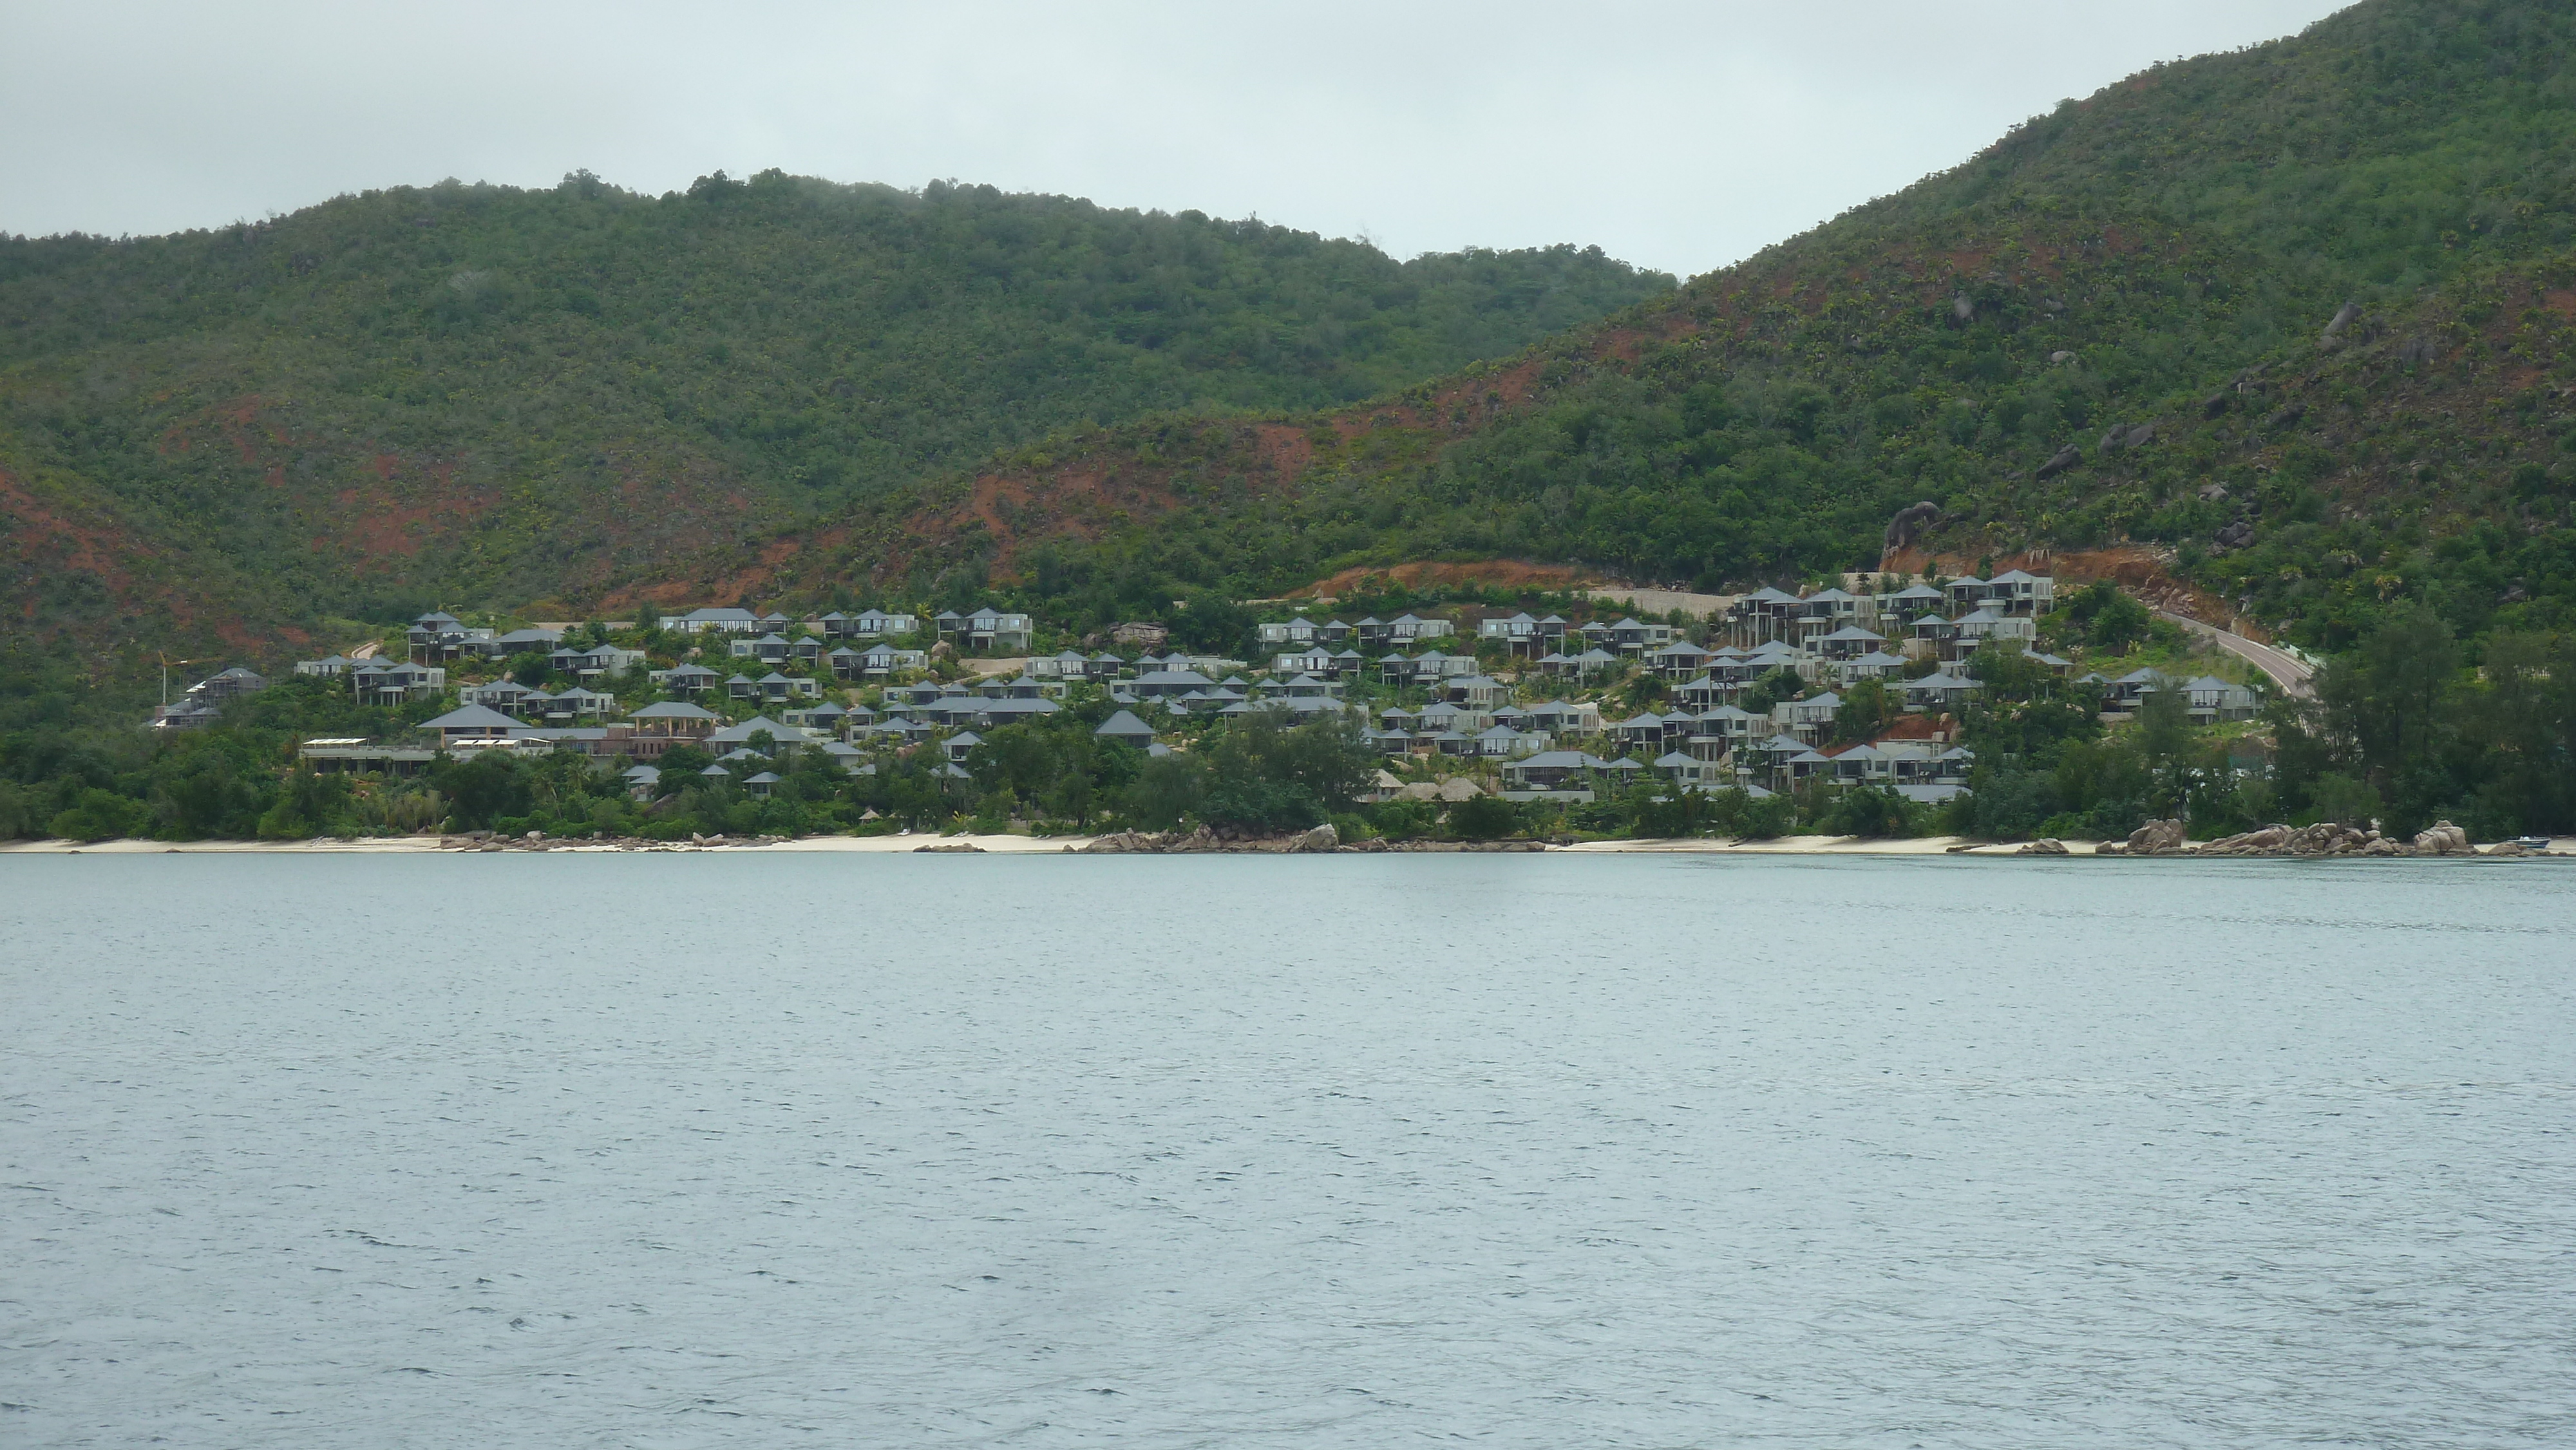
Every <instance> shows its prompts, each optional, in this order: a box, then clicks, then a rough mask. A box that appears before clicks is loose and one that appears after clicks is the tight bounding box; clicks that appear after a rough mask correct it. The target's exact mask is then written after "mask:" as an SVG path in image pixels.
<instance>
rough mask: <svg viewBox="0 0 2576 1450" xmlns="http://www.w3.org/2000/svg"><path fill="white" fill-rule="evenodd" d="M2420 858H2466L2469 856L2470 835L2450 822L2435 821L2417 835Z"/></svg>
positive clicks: (2416, 851) (2416, 845) (2416, 850)
mask: <svg viewBox="0 0 2576 1450" xmlns="http://www.w3.org/2000/svg"><path fill="white" fill-rule="evenodd" d="M2415 854H2416V855H2418V856H2465V855H2468V854H2469V833H2468V832H2466V831H2463V830H2461V829H2460V828H2459V827H2457V826H2455V825H2452V824H2451V823H2450V822H2449V821H2435V822H2434V823H2433V824H2432V825H2430V826H2427V827H2425V828H2424V829H2423V830H2421V831H2418V832H2417V833H2416V835H2415Z"/></svg>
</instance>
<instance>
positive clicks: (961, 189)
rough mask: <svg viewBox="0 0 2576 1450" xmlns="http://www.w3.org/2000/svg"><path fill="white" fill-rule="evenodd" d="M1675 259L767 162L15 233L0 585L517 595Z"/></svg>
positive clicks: (1493, 346) (292, 616) (299, 615)
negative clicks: (1352, 235)
mask: <svg viewBox="0 0 2576 1450" xmlns="http://www.w3.org/2000/svg"><path fill="white" fill-rule="evenodd" d="M1670 286H1671V279H1670V278H1667V277H1662V276H1659V275H1656V274H1651V273H1641V272H1638V271H1636V270H1634V269H1632V268H1629V267H1627V266H1624V265H1622V264H1620V263H1617V262H1614V261H1611V260H1609V259H1607V258H1604V257H1603V256H1602V255H1601V254H1600V253H1599V251H1598V250H1597V249H1585V250H1577V249H1576V248H1574V247H1572V246H1561V247H1555V248H1549V249H1543V250H1532V251H1519V252H1484V251H1470V252H1464V253H1456V254H1445V255H1429V256H1424V257H1419V258H1416V259H1414V260H1412V261H1409V262H1402V263H1399V262H1397V261H1395V260H1394V259H1392V258H1389V257H1387V256H1385V255H1383V254H1382V253H1380V252H1378V251H1377V250H1376V249H1375V248H1373V247H1370V246H1368V245H1366V244H1364V243H1359V242H1351V241H1335V240H1326V239H1324V238H1321V237H1317V236H1315V235H1313V234H1311V233H1306V232H1298V231H1293V230H1290V229H1288V228H1285V227H1277V226H1271V225H1267V224H1265V223H1262V222H1259V221H1224V220H1218V219H1213V218H1209V217H1206V216H1202V215H1200V214H1199V213H1197V212H1182V213H1180V214H1178V215H1164V214H1162V213H1152V214H1144V213H1138V212H1134V211H1114V210H1107V209H1103V208H1099V207H1095V206H1093V205H1091V204H1090V203H1088V202H1083V201H1078V200H1072V199H1069V198H1064V197H1050V196H1014V195H1004V194H1002V193H999V192H997V191H995V190H993V189H992V188H990V187H984V186H957V185H951V184H946V183H934V184H932V185H931V186H928V187H926V188H923V189H922V190H921V191H919V192H904V191H897V190H894V189H892V188H889V187H883V186H835V185H831V184H828V183H824V182H820V181H814V180H810V179H805V178H797V177H789V176H786V175H783V174H780V173H778V172H774V171H772V172H764V173H762V174H761V175H759V176H756V177H753V178H752V179H750V180H749V181H747V182H741V181H733V180H729V179H727V178H725V177H723V176H722V175H717V176H712V177H707V178H703V179H701V180H700V181H699V182H698V183H697V184H696V185H695V186H693V187H691V188H690V189H689V191H688V192H687V193H686V194H672V195H666V196H662V197H647V196H638V195H634V194H631V193H628V192H625V191H622V190H619V189H617V188H615V187H612V186H609V185H607V184H605V183H602V182H600V181H599V180H597V179H596V178H593V177H590V176H587V175H581V176H574V177H568V178H566V179H565V181H564V183H563V184H562V185H561V186H559V187H556V188H554V189H553V190H551V191H536V192H528V191H519V190H515V189H512V188H508V187H498V186H466V185H461V184H458V183H454V182H447V183H442V184H440V185H438V186H434V187H429V188H408V187H405V188H395V189H392V190H388V191H382V192H369V193H366V194H364V195H361V196H354V197H343V198H340V199H338V200H336V201H332V202H329V203H327V204H324V205H321V206H316V207H312V208H309V209H307V210H304V211H300V212H297V213H295V214H293V215H291V216H283V217H278V218H275V219H273V220H270V221H267V222H262V223H257V224H251V225H243V226H236V227H231V228H225V229H222V230H218V231H212V232H191V233H187V234H185V235H180V236H171V237H159V238H148V239H127V240H110V239H106V238H98V237H83V236H70V237H53V238H45V239H34V240H31V239H25V238H10V239H0V475H9V476H11V477H10V479H9V480H8V482H9V487H8V488H7V489H6V490H5V491H4V492H0V503H5V504H6V505H7V506H8V508H9V510H10V512H11V513H13V514H15V515H17V516H18V518H17V528H16V530H15V532H16V534H17V537H16V538H15V539H14V540H13V541H12V551H13V553H14V556H15V557H13V558H10V559H9V561H8V562H9V564H10V566H11V576H12V577H11V578H10V580H9V586H8V587H9V602H10V604H11V606H12V607H13V608H15V609H18V610H20V611H22V612H24V613H25V614H27V615H29V616H31V618H30V623H31V624H33V625H35V626H38V627H45V626H54V625H60V626H66V627H72V628H75V629H85V630H87V631H88V632H89V633H90V634H92V635H93V636H95V635H98V634H102V633H104V632H105V630H104V629H103V628H101V627H100V619H99V616H100V615H101V614H102V613H108V614H117V615H122V616H125V617H128V618H132V617H133V616H134V615H136V614H137V613H139V614H140V616H141V617H140V619H137V620H134V623H136V624H138V625H140V627H141V628H142V629H143V630H144V632H145V634H146V635H147V637H148V636H149V635H151V634H155V633H157V634H160V635H162V636H164V638H165V640H166V639H167V637H168V636H172V635H179V636H182V637H184V636H186V635H187V634H188V633H189V626H190V625H191V624H197V625H201V626H202V625H203V624H204V623H205V621H204V619H203V616H204V615H205V614H206V613H208V612H209V610H208V609H207V608H206V607H205V606H207V605H214V606H217V607H221V608H225V609H230V610H234V611H242V612H247V613H248V614H249V615H251V616H252V617H253V618H255V619H257V620H259V621H261V622H264V623H275V622H308V621H311V620H314V619H316V618H325V617H330V616H350V615H356V616H365V617H371V618H372V617H399V616H401V615H403V614H406V613H408V612H413V611H415V610H416V609H418V608H426V607H430V606H431V605H433V604H440V603H444V604H451V605H466V604H507V603H517V602H524V601H526V600H529V599H533V598H537V597H541V596H547V595H554V594H560V593H562V592H564V591H565V590H566V589H567V587H568V586H572V585H577V584H579V583H580V582H582V581H584V580H588V579H592V578H595V577H597V576H599V575H600V574H602V573H604V572H605V571H607V570H609V569H611V568H613V567H617V566H621V565H622V566H628V567H637V566H645V565H650V564H652V563H654V562H655V561H660V560H667V559H669V558H672V557H674V556H675V555H680V554H686V553H690V552H694V551H697V550H702V549H704V548H706V547H707V546H708V545H710V544H712V543H718V542H726V541H731V540H734V539H737V538H739V537H741V536H742V534H743V532H744V531H745V530H746V529H756V528H766V527H772V526H775V525H778V524H780V523H784V522H787V521H790V520H793V519H796V518H801V517H804V516H807V515H810V514H812V513H814V512H815V511H817V510H820V509H824V508H828V507H831V506H834V505H838V504H841V503H844V502H846V501H848V500H850V499H852V498H855V497H865V496H869V495H871V494H873V493H876V492H879V491H881V490H883V489H885V488H886V487H888V486H890V485H892V484H895V483H900V482H904V481H908V480H911V479H915V478H918V477H920V476H922V475H924V474H926V473H934V472H937V471H939V470H942V469H950V468H957V467H962V466H964V465H966V464H969V463H972V462H974V461H975V460H977V459H979V458H981V457H983V456H985V455H988V454H990V453H992V452H993V451H995V450H996V449H999V448H1003V447H1006V446H1009V445H1012V444H1015V443H1019V442H1023V441H1026V440H1030V439H1034V438H1036V437H1039V436H1040V435H1043V434H1045V433H1048V432H1050V431H1052V430H1057V429H1061V428H1064V427H1066V426H1068V425H1074V424H1104V423H1112V422H1117V421H1120V420H1124V419H1129V418H1134V417H1137V416H1139V415H1142V414H1145V413H1149V412H1188V411H1192V410H1218V411H1225V410H1243V409H1279V408H1310V407H1318V406H1325V405H1329V404H1333V403H1338V402H1343V401H1347V400H1350V399H1355V398H1360V397H1365V396H1369V395H1373V394H1376V393H1381V392H1385V391H1388V390H1390V389H1393V388H1396V387H1400V386H1403V385H1406V384H1409V383H1412V382H1415V381H1418V380H1420V379H1422V378H1424V377H1428V376H1431V375H1433V374H1435V373H1438V372H1440V371H1442V370H1445V369H1449V368H1454V367H1456V366H1458V365H1460V364H1462V363H1465V362H1467V361H1469V360H1471V359H1474V358H1478V357H1486V356H1494V355H1499V354H1503V353H1508V352H1510V351H1513V350H1514V349H1517V348H1519V347H1521V346H1524V345H1526V344H1527V343H1529V342H1530V341H1532V340H1533V339H1536V338H1538V337H1540V336H1543V335H1545V334H1547V333H1550V332H1553V331H1556V330H1559V329H1562V328H1564V327H1567V326H1570V325H1574V324H1577V323H1581V322H1584V321H1588V320H1590V319H1592V318H1595V317H1598V316H1600V315H1601V314H1603V313H1605V312H1607V311H1609V310H1611V309H1613V308H1615V307H1617V306H1620V305H1622V304H1625V303H1628V302H1632V301H1635V300H1637V299H1638V298H1641V297H1644V296H1647V295H1650V294H1653V293H1656V292H1659V291H1662V290H1664V289H1666V288H1669V287H1670ZM84 539H87V540H90V541H92V542H93V543H94V545H95V547H94V548H92V549H91V550H89V551H88V554H87V556H86V557H85V556H84V555H83V551H82V550H81V548H80V547H79V544H80V542H81V541H82V540H84ZM192 606H193V607H192ZM199 633H200V634H202V633H203V630H202V629H200V630H199Z"/></svg>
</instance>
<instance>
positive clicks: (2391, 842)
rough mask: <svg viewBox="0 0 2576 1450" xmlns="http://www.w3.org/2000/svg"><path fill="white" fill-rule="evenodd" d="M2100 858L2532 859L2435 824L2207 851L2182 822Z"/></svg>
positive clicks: (2324, 831)
mask: <svg viewBox="0 0 2576 1450" xmlns="http://www.w3.org/2000/svg"><path fill="white" fill-rule="evenodd" d="M2047 844H2048V843H2047V842H2042V841H2034V842H2032V843H2031V844H2030V845H2027V846H2024V847H2022V848H2021V854H2023V855H2025V856H2035V855H2046V854H2048V852H2046V851H2045V850H2043V849H2041V848H2043V847H2045V846H2046V845H2047ZM2094 854H2096V855H2101V856H2296V857H2315V856H2480V855H2483V856H2522V855H2530V854H2533V853H2532V852H2531V851H2530V850H2529V848H2527V847H2525V846H2523V845H2521V844H2519V843H2517V842H2512V841H2508V842H2505V843H2503V844H2501V845H2496V846H2489V847H2487V848H2486V849H2485V850H2484V851H2480V850H2478V849H2476V848H2475V847H2473V846H2471V845H2470V844H2469V833H2468V832H2466V831H2464V830H2461V829H2460V828H2459V827H2457V826H2455V825H2452V824H2451V823H2450V822H2449V821H2439V822H2436V823H2435V824H2434V825H2432V826H2431V827H2429V828H2428V829H2426V830H2424V831H2422V832H2419V833H2418V834H2417V835H2416V837H2415V839H2414V840H2412V841H2401V840H2397V839H2395V838H2393V837H2389V836H2383V835H2381V834H2380V833H2379V832H2377V831H2375V830H2372V829H2370V828H2369V827H2366V826H2356V825H2348V824H2345V823H2343V822H2340V821H2319V822H2317V823H2316V824H2315V825H2313V826H2279V825H2274V826H2264V827H2261V828H2259V829H2256V830H2251V831H2244V832H2240V833H2238V834H2236V835H2233V836H2222V837H2220V838H2219V839H2217V840H2215V841H2211V842H2208V843H2207V844H2205V845H2200V846H2193V845H2190V844H2187V843H2186V842H2185V840H2184V839H2183V826H2182V822H2180V821H2149V822H2147V823H2146V824H2145V825H2143V826H2140V827H2139V828H2138V829H2137V830H2136V831H2135V832H2133V833H2132V834H2131V835H2130V837H2129V839H2128V841H2127V842H2126V843H2122V842H2117V841H2113V842H2107V843H2105V844H2103V845H2102V846H2099V847H2097V848H2095V852H2094Z"/></svg>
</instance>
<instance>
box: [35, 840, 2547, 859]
mask: <svg viewBox="0 0 2576 1450" xmlns="http://www.w3.org/2000/svg"><path fill="white" fill-rule="evenodd" d="M453 839H454V838H453V837H449V838H444V840H453ZM1096 839H1098V838H1097V837H1093V836H976V835H956V836H931V835H915V836H804V837H799V838H797V839H795V840H787V841H719V842H708V843H693V842H688V841H673V842H665V843H658V844H656V845H653V846H646V847H636V846H619V845H615V844H611V843H607V842H599V843H592V842H588V841H549V842H547V843H546V845H545V848H544V850H543V851H542V852H534V851H522V850H519V849H517V848H515V847H505V848H503V849H501V850H497V851H492V852H485V851H481V850H478V849H476V848H473V847H461V846H453V845H447V844H444V840H443V838H441V837H438V836H369V837H362V838H360V839H356V840H348V841H340V840H328V839H324V840H313V841H143V840H131V839H128V840H116V841H65V840H52V841H10V842H6V843H0V855H21V856H76V855H98V856H158V855H172V856H178V855H197V854H226V855H284V856H323V855H369V854H374V855H382V854H405V855H433V856H434V855H451V856H464V855H484V854H492V855H511V854H523V855H534V854H544V855H557V854H565V853H569V854H575V855H594V856H615V855H630V856H631V855H643V854H651V853H664V854H668V853H673V852H706V851H737V852H739V851H762V852H826V853H840V854H856V855H875V856H891V855H912V854H920V853H924V852H925V851H926V850H928V849H930V848H945V850H946V852H947V853H949V854H956V855H973V854H979V853H980V854H983V855H993V856H1062V855H1075V854H1081V853H1082V848H1083V847H1084V846H1087V845H1089V844H1091V842H1092V841H1094V840H1096ZM2026 844H2028V843H2027V842H2022V841H2000V842H1998V841H1970V840H1967V839H1965V838H1963V837H1959V836H1918V837H1914V838H1911V839H1907V840H1884V839H1864V838H1861V837H1855V836H1781V837H1777V838H1775V839H1773V840H1768V841H1723V840H1717V839H1714V838H1709V837H1685V838H1677V839H1667V840H1624V841H1583V842H1579V843H1577V844H1574V845H1571V846H1554V845H1552V846H1549V847H1547V850H1548V851H1549V852H1567V853H1575V854H1587V855H1614V856H1980V857H1985V856H2013V857H2020V856H2023V855H2025V854H2030V855H2031V857H2032V859H2039V860H2065V859H2077V858H2082V857H2086V856H2090V855H2092V854H2093V848H2094V847H2095V846H2096V845H2098V844H2100V843H2099V842H2093V841H2068V842H2066V843H2065V844H2066V847H2067V855H2066V856H2063V857H2060V856H2056V855H2054V854H2051V855H2047V856H2041V855H2038V854H2037V853H2025V852H2024V851H2023V850H2022V847H2023V846H2024V845H2026ZM1324 854H1337V855H1356V854H1363V853H1359V852H1347V851H1346V852H1333V853H1324ZM1367 854H1386V855H1399V854H1402V855H1409V854H1415V853H1412V852H1382V853H1367ZM1461 854H1467V853H1465V852H1462V853H1461ZM2571 854H2576V837H2559V838H2557V839H2555V840H2553V841H2551V842H2550V847H2549V852H2548V855H2547V856H2542V855H2541V854H2540V853H2534V854H2533V855H2532V856H2530V857H2524V858H2518V859H2548V858H2550V857H2563V856H2567V855H2571ZM2148 859H2154V858H2148ZM2183 859H2188V860H2234V859H2244V860H2278V859H2289V858H2284V857H2274V856H2247V857H2242V858H2238V857H2217V856H2191V857H2186V858H2183ZM2448 859H2453V860H2482V859H2492V858H2488V857H2486V856H2484V855H2483V854H2482V853H2472V854H2470V855H2467V856H2456V857H2451V858H2448Z"/></svg>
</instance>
